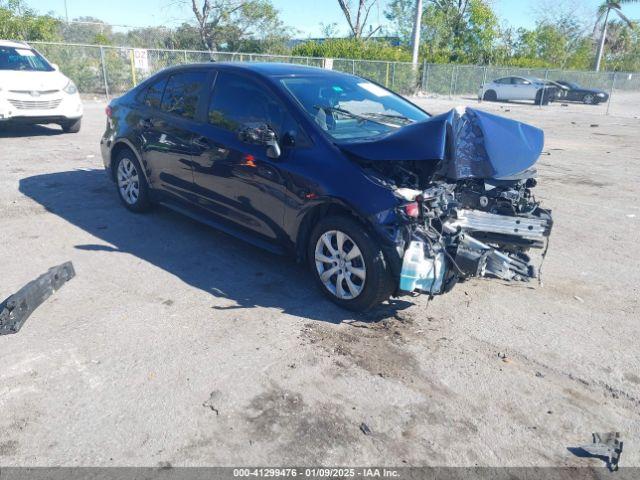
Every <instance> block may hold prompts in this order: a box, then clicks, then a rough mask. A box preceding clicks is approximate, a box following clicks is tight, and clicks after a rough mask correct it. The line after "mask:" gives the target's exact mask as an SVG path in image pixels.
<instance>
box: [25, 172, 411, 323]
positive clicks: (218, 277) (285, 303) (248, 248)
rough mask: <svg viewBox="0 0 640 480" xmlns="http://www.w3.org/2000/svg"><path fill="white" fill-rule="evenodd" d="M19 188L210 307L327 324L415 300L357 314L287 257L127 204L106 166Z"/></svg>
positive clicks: (379, 316) (387, 313) (379, 313)
mask: <svg viewBox="0 0 640 480" xmlns="http://www.w3.org/2000/svg"><path fill="white" fill-rule="evenodd" d="M19 189H20V192H22V193H23V194H24V195H26V196H27V197H29V198H31V199H33V200H34V201H36V202H38V203H39V204H41V205H42V206H43V207H45V208H46V209H47V210H48V211H49V212H51V213H53V214H55V215H58V216H59V217H61V218H63V219H64V220H66V221H68V222H70V223H71V224H72V225H75V226H77V227H79V228H81V229H83V230H84V231H86V232H88V233H89V234H91V235H92V236H94V237H96V238H98V239H100V240H101V242H100V243H89V244H81V245H75V248H77V249H80V250H84V251H101V252H112V253H116V254H117V253H126V254H130V255H134V256H136V257H138V258H140V259H141V260H144V261H146V262H149V263H151V264H153V265H155V266H157V267H159V268H161V269H163V270H165V271H167V272H169V273H171V274H172V275H175V276H177V277H178V278H180V279H181V280H183V281H184V282H185V283H187V284H188V285H190V286H192V287H194V288H198V289H200V290H203V291H205V292H207V293H209V294H210V295H211V296H212V297H213V298H214V299H215V301H214V302H213V305H212V307H211V308H213V309H215V310H234V309H251V308H257V307H261V308H276V309H280V310H281V311H282V312H283V313H287V314H291V315H296V316H301V317H306V318H310V319H314V320H320V321H325V322H330V323H340V322H343V321H345V320H358V321H363V322H378V321H381V320H384V319H386V318H388V317H391V316H393V315H395V314H396V313H397V312H398V311H399V310H403V309H405V308H407V307H409V306H411V305H412V303H411V302H407V301H404V300H392V301H390V302H388V303H384V304H382V305H380V306H379V307H378V308H376V309H374V310H372V311H370V312H367V313H364V314H354V313H353V312H349V311H346V310H343V309H341V308H339V307H337V306H336V305H334V304H333V303H331V302H330V301H329V300H327V299H326V298H325V297H324V296H323V295H322V293H321V292H320V291H319V289H318V288H317V286H316V285H315V283H314V281H313V278H312V276H311V274H310V272H308V271H307V269H306V268H303V266H301V265H298V264H296V263H295V262H294V261H293V260H292V259H290V258H288V257H282V256H278V255H274V254H271V253H269V252H266V251H263V250H261V249H259V248H256V247H254V246H252V245H249V244H247V243H245V242H243V241H241V240H238V239H236V238H235V237H232V236H229V235H227V234H225V233H222V232H219V231H217V230H215V229H212V228H210V227H207V226H205V225H202V224H200V223H198V222H195V221H192V220H190V219H188V218H186V217H184V216H182V215H179V214H177V213H174V212H172V211H170V210H168V209H165V208H157V209H154V210H153V211H152V212H151V213H149V214H146V215H140V214H135V213H132V212H129V211H128V210H126V209H125V208H124V207H123V206H122V205H121V204H120V201H119V199H118V198H117V194H116V191H115V188H114V186H113V184H112V183H111V181H110V180H109V179H108V178H107V177H106V175H105V172H104V171H103V170H85V169H82V170H80V169H79V170H73V171H65V172H58V173H49V174H44V175H36V176H32V177H28V178H24V179H21V180H20V186H19Z"/></svg>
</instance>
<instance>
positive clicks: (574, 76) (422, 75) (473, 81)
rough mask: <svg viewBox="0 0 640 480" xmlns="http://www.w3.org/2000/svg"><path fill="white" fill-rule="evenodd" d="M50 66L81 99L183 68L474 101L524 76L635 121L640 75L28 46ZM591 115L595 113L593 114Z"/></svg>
mask: <svg viewBox="0 0 640 480" xmlns="http://www.w3.org/2000/svg"><path fill="white" fill-rule="evenodd" d="M32 44H33V45H34V46H35V48H37V49H38V50H39V51H40V52H41V53H42V54H43V55H45V56H46V57H47V58H48V59H49V60H50V61H51V62H53V63H56V64H57V65H58V66H59V68H60V70H61V71H62V72H64V73H65V75H67V76H68V77H70V78H71V79H72V80H73V81H74V82H75V83H76V85H77V86H78V89H79V90H80V92H81V93H83V94H94V95H104V96H106V97H107V98H110V97H112V96H117V95H120V94H122V93H123V92H125V91H127V90H129V89H130V88H132V87H134V86H135V85H136V84H138V83H139V82H140V81H142V80H144V79H145V78H147V77H148V76H150V75H152V74H154V73H155V72H157V71H159V70H162V69H163V68H166V67H169V66H172V65H180V64H186V63H198V62H210V61H224V62H243V61H244V62H284V63H295V64H301V65H309V66H312V67H320V68H330V69H333V70H337V71H341V72H346V73H352V74H354V75H358V76H361V77H364V78H367V79H370V80H373V81H375V82H377V83H379V84H381V85H384V86H386V87H388V88H390V89H392V90H394V91H396V92H399V93H401V94H403V95H414V94H416V93H418V92H421V93H422V94H426V95H428V96H438V97H445V98H450V99H454V98H455V99H460V100H462V101H464V102H468V101H469V100H476V101H477V100H478V92H479V90H480V86H481V85H482V84H483V83H486V82H488V81H491V80H494V79H497V78H501V77H507V76H524V77H537V78H543V79H547V80H554V81H558V80H564V81H570V82H575V83H578V84H580V85H581V86H582V87H584V88H597V89H601V90H604V91H606V92H607V93H608V94H609V101H608V102H607V104H606V105H604V106H603V105H601V106H600V107H602V108H601V109H600V112H602V113H603V114H604V113H606V114H608V113H611V114H615V115H623V116H636V117H640V73H620V72H616V73H613V72H584V71H571V70H553V69H527V68H511V67H492V66H475V65H453V64H428V63H423V64H422V65H420V66H418V67H416V66H414V65H412V64H411V63H408V62H386V61H378V60H351V59H325V58H317V57H298V56H291V55H270V54H258V53H240V52H209V51H200V50H167V49H138V48H132V47H113V46H100V45H84V44H63V43H43V42H32ZM594 113H595V112H594Z"/></svg>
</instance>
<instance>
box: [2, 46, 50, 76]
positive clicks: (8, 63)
mask: <svg viewBox="0 0 640 480" xmlns="http://www.w3.org/2000/svg"><path fill="white" fill-rule="evenodd" d="M0 70H24V71H32V72H51V71H53V67H52V66H51V65H50V64H49V62H47V61H46V60H45V59H44V57H43V56H42V55H40V54H39V53H38V52H36V51H35V50H32V49H31V48H29V47H25V48H14V47H0Z"/></svg>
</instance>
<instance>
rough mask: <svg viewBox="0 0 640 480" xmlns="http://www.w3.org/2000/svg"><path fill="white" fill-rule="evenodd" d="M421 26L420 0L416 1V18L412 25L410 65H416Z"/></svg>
mask: <svg viewBox="0 0 640 480" xmlns="http://www.w3.org/2000/svg"><path fill="white" fill-rule="evenodd" d="M421 25H422V0H416V16H415V22H414V24H413V43H412V57H411V63H413V66H414V67H416V66H417V65H418V53H419V51H420V27H421Z"/></svg>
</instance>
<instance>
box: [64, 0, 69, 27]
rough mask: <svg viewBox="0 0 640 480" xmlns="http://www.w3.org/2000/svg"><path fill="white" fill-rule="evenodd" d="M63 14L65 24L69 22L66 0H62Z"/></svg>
mask: <svg viewBox="0 0 640 480" xmlns="http://www.w3.org/2000/svg"><path fill="white" fill-rule="evenodd" d="M64 16H65V18H66V19H67V24H68V23H69V7H68V5H67V0H64Z"/></svg>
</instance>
